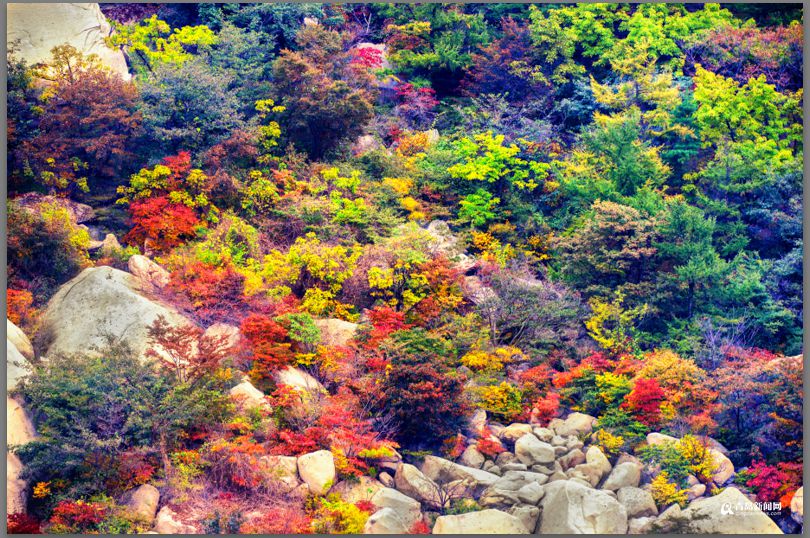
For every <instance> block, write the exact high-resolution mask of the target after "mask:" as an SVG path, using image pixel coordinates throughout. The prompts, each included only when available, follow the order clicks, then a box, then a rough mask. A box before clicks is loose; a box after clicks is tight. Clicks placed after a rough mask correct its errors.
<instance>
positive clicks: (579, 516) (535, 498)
mask: <svg viewBox="0 0 810 538" xmlns="http://www.w3.org/2000/svg"><path fill="white" fill-rule="evenodd" d="M478 420H480V419H478ZM594 425H595V419H594V418H593V417H590V416H588V415H584V414H582V413H572V414H571V415H569V416H568V417H567V418H566V419H565V420H562V419H555V420H553V421H552V422H551V423H550V424H549V425H548V427H545V428H543V427H537V426H532V425H530V424H511V425H509V426H506V427H504V426H500V425H497V424H489V425H487V430H488V431H490V432H494V433H493V435H494V439H493V440H494V441H496V442H498V443H501V445H502V446H503V447H504V448H505V449H506V450H504V451H503V452H501V453H499V454H498V455H497V456H496V457H495V458H494V459H492V458H489V457H487V456H485V455H484V454H482V453H480V452H479V451H478V450H477V449H476V445H475V444H472V445H470V446H468V447H467V449H466V450H465V451H464V453H463V454H462V455H461V456H460V457H459V458H458V460H459V461H458V462H453V461H450V460H447V459H443V458H439V457H436V456H425V457H424V458H422V459H421V461H420V462H419V463H418V465H411V464H408V463H404V462H400V463H399V464H398V465H397V467H396V471H395V474H394V476H393V477H391V476H389V475H388V474H387V473H381V474H380V476H379V480H380V482H381V483H383V484H384V485H386V486H387V487H392V488H394V489H396V490H398V491H399V492H400V493H402V494H405V495H406V496H407V497H408V498H410V499H412V500H413V501H414V502H416V503H418V504H419V505H420V507H421V510H422V514H423V517H424V518H425V521H433V527H432V529H433V533H434V534H490V533H493V534H499V533H508V534H532V533H537V534H624V533H630V534H646V533H666V532H675V531H677V532H696V533H725V532H740V533H742V532H754V533H781V531H780V529H779V527H778V526H777V525H776V524H775V523H774V522H773V520H771V519H770V518H769V517H768V516H767V515H766V514H765V513H763V512H762V511H760V510H758V509H756V508H754V507H750V506H748V505H750V504H751V503H750V500H749V499H748V498H747V497H745V495H743V493H742V492H741V491H739V490H738V489H736V488H734V487H730V486H728V487H726V488H725V489H724V490H723V491H722V493H720V494H719V495H716V496H713V497H703V495H704V494H705V486H704V487H703V490H704V491H698V490H695V491H692V492H690V496H691V498H692V499H693V500H692V502H691V503H690V504H689V505H688V506H687V507H686V508H684V509H681V508H680V507H679V506H678V505H672V506H665V507H659V506H657V505H656V502H655V500H654V499H653V496H652V494H651V492H650V486H649V479H650V478H651V477H650V476H649V473H647V472H645V468H644V466H643V464H642V463H641V462H640V461H638V460H637V459H636V458H635V457H634V456H632V455H630V454H627V453H622V454H620V455H619V456H618V457H617V458H616V460H615V462H613V463H611V460H610V459H609V458H608V457H607V456H605V454H604V453H603V452H602V450H600V448H599V447H597V446H596V445H593V444H590V445H589V446H586V444H587V443H588V442H589V441H590V438H591V432H592V430H593V427H594ZM658 435H660V434H653V435H651V437H650V439H649V440H648V441H651V442H653V443H654V442H660V441H661V440H662V439H663V437H658ZM726 460H727V459H726ZM726 460H721V461H722V463H724V465H720V466H719V469H718V471H717V472H718V473H721V474H720V475H719V476H718V475H717V474H716V475H715V480H716V481H720V480H723V481H727V480H728V478H729V477H730V476H731V475H730V474H728V475H726V473H728V471H729V468H728V467H727V465H725V462H726ZM728 464H730V462H728ZM730 471H731V473H733V472H734V471H733V466H731V467H730ZM701 485H702V484H701ZM737 505H740V506H747V507H748V508H747V509H746V510H745V512H744V514H743V513H742V512H740V511H738V512H737V515H736V516H734V515H730V514H728V513H727V512H728V510H725V509H722V508H723V507H724V506H737ZM408 506H415V505H413V503H409V504H408ZM459 507H462V509H459ZM453 511H455V512H461V513H448V512H453ZM440 514H444V515H440ZM412 516H413V512H411V511H409V512H408V516H407V517H405V516H404V515H403V514H399V513H397V511H396V509H395V508H392V507H386V509H385V510H383V509H382V508H380V510H379V511H378V512H376V513H375V514H374V515H373V516H372V517H371V518H370V519H369V523H368V525H367V527H366V532H368V533H381V532H391V530H392V529H393V530H396V531H398V532H405V531H404V530H403V529H405V528H406V523H405V522H406V521H413V517H412Z"/></svg>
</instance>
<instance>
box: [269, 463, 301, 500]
mask: <svg viewBox="0 0 810 538" xmlns="http://www.w3.org/2000/svg"><path fill="white" fill-rule="evenodd" d="M259 461H261V464H262V465H263V466H264V467H265V469H267V474H268V477H269V479H270V481H271V482H272V483H274V484H278V485H280V486H281V487H282V489H284V490H286V491H292V490H294V489H295V488H297V487H298V486H300V485H301V481H300V480H298V458H296V457H294V456H262V457H261V458H260V460H259Z"/></svg>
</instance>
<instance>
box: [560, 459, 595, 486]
mask: <svg viewBox="0 0 810 538" xmlns="http://www.w3.org/2000/svg"><path fill="white" fill-rule="evenodd" d="M565 474H566V475H567V477H568V478H571V479H579V480H582V481H583V483H585V484H587V485H589V486H590V487H592V488H595V487H596V486H597V484H599V481H600V480H602V476H603V475H604V473H603V472H602V470H601V469H600V468H599V466H598V465H596V464H594V463H581V464H579V465H577V466H576V467H574V468H573V469H569V470H568V471H567V472H566V473H565Z"/></svg>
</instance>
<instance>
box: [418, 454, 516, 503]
mask: <svg viewBox="0 0 810 538" xmlns="http://www.w3.org/2000/svg"><path fill="white" fill-rule="evenodd" d="M421 470H422V472H423V473H424V475H425V476H426V477H428V478H429V479H431V480H433V481H434V482H436V483H438V484H447V483H450V482H455V481H458V480H460V481H464V482H465V485H466V489H467V492H468V493H469V494H470V495H472V496H474V497H477V496H479V495H481V492H482V491H483V490H484V489H486V488H487V487H489V486H491V485H492V484H494V483H495V482H497V481H498V479H499V478H500V477H499V476H498V475H496V474H493V473H489V472H487V471H483V470H481V469H476V468H474V467H466V466H464V465H459V464H457V463H453V462H452V461H449V460H446V459H444V458H438V457H436V456H425V459H424V461H423V462H422V466H421Z"/></svg>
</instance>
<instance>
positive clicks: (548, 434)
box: [532, 426, 554, 443]
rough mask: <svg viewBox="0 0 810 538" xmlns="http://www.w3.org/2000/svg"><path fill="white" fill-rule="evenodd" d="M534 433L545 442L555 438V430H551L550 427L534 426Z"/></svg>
mask: <svg viewBox="0 0 810 538" xmlns="http://www.w3.org/2000/svg"><path fill="white" fill-rule="evenodd" d="M532 433H533V434H534V436H535V437H537V438H538V439H540V440H541V441H543V442H545V443H550V442H551V440H552V439H553V438H554V432H553V431H552V430H549V429H548V428H540V427H537V426H535V427H534V428H532Z"/></svg>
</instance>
